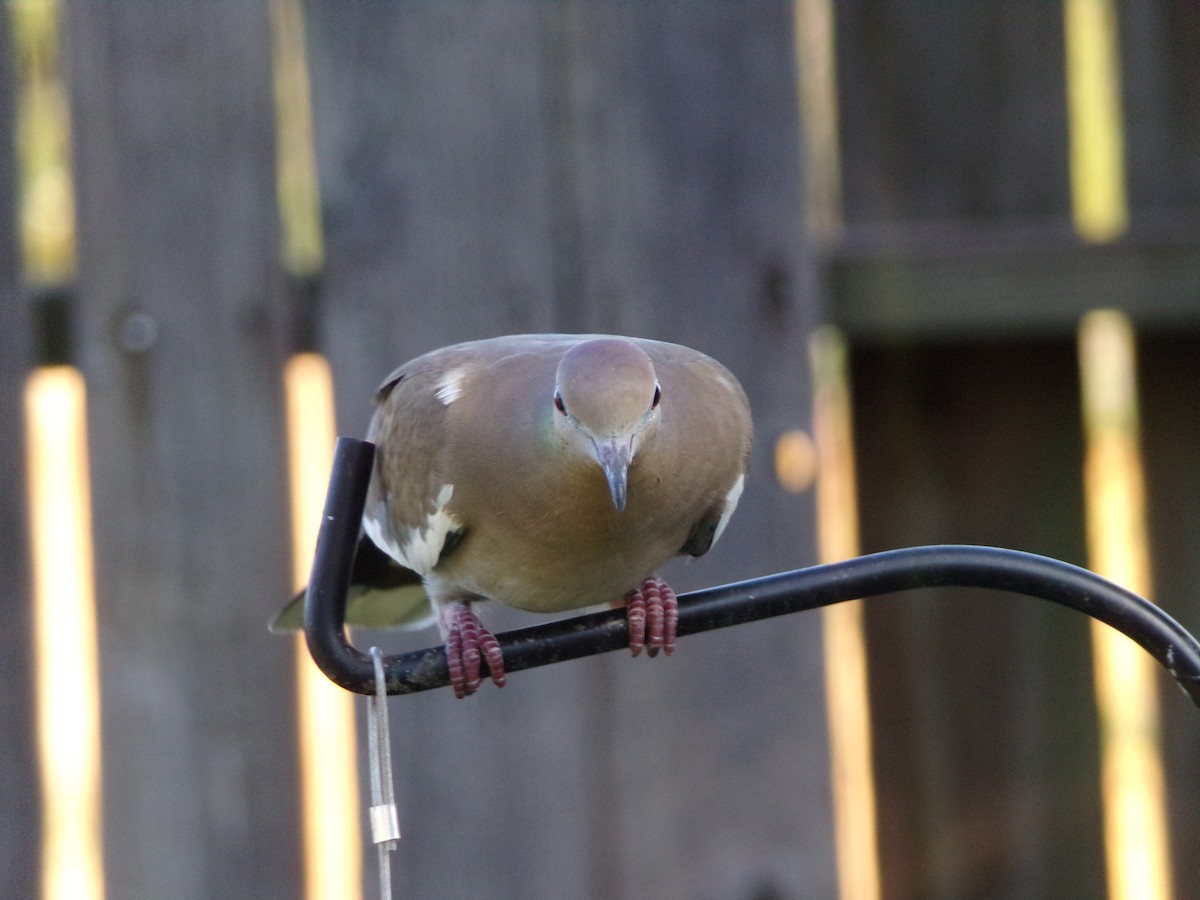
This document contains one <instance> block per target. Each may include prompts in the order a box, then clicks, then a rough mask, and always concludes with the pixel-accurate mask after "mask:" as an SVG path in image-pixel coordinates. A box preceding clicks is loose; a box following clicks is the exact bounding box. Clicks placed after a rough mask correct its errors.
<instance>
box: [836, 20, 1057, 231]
mask: <svg viewBox="0 0 1200 900" xmlns="http://www.w3.org/2000/svg"><path fill="white" fill-rule="evenodd" d="M836 16H837V22H836V30H837V59H838V63H837V65H838V74H837V77H838V86H839V102H838V117H839V119H840V122H841V136H842V137H841V150H842V161H841V165H842V172H843V175H844V179H843V191H842V196H843V201H844V205H845V217H846V221H847V224H848V225H851V226H858V225H863V224H875V223H901V224H904V225H906V226H910V225H912V224H913V223H914V222H921V221H926V222H928V221H939V220H940V221H947V220H950V221H954V222H958V223H962V222H964V221H966V222H972V221H975V222H977V221H979V220H987V219H992V218H995V217H997V216H1006V217H1023V216H1028V217H1043V216H1050V217H1056V216H1058V215H1060V214H1061V213H1062V211H1063V210H1066V209H1069V207H1070V185H1069V182H1068V175H1067V126H1066V116H1065V102H1066V101H1065V93H1064V92H1065V88H1064V63H1063V18H1062V7H1061V5H1060V4H1057V3H956V4H953V5H952V6H950V7H947V6H945V5H944V4H941V3H937V2H930V0H921V2H913V0H898V2H883V3H878V2H877V3H868V2H864V0H851V2H839V3H838V4H836Z"/></svg>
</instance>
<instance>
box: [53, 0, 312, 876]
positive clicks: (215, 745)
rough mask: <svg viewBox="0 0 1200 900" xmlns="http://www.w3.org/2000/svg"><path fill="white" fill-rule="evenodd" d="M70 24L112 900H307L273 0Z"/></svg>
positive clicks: (130, 10) (99, 12) (127, 6)
mask: <svg viewBox="0 0 1200 900" xmlns="http://www.w3.org/2000/svg"><path fill="white" fill-rule="evenodd" d="M66 13H67V41H68V58H69V60H70V88H71V96H72V117H73V123H74V127H73V132H74V142H75V161H76V178H77V195H78V212H79V222H78V242H79V260H80V304H81V309H80V324H81V328H80V354H81V362H82V364H83V368H84V371H85V374H86V376H87V379H88V387H89V392H90V393H89V398H90V404H89V429H90V441H91V454H92V484H93V491H94V498H93V519H94V525H95V542H96V563H97V565H96V574H97V602H98V620H99V628H100V652H101V680H102V702H103V738H104V754H105V758H104V791H105V793H104V804H105V810H104V820H105V839H106V846H105V850H106V864H107V880H108V893H109V894H110V895H111V896H119V897H172V898H200V897H213V896H221V897H281V898H283V897H288V898H291V897H296V896H298V895H299V892H300V885H299V876H300V871H301V865H300V860H299V858H298V849H297V848H298V842H299V829H298V825H297V812H298V811H297V799H296V798H297V793H298V788H297V781H296V775H295V769H294V763H293V761H292V754H291V748H292V747H293V745H294V740H293V730H292V714H293V713H292V709H293V694H292V688H291V675H292V663H291V649H292V647H291V644H290V643H289V642H286V641H279V640H278V639H277V638H274V637H272V636H271V635H270V634H268V632H267V630H266V627H265V624H266V621H267V618H268V616H269V614H270V612H271V611H272V609H273V608H274V606H275V604H276V602H277V601H278V598H280V597H281V596H284V595H286V593H287V591H288V582H289V578H288V567H287V545H286V534H287V528H286V518H285V517H286V510H287V496H286V491H285V472H286V451H285V447H284V445H283V438H282V397H281V386H280V385H281V375H280V371H281V365H282V350H283V336H284V335H285V334H286V333H287V330H288V329H287V322H286V320H285V317H284V315H283V310H282V309H281V296H282V295H281V275H280V272H279V264H278V257H279V248H278V237H277V224H276V218H277V214H276V206H275V198H274V184H275V181H274V143H273V133H274V124H273V123H274V119H273V108H272V92H271V78H270V54H269V47H270V37H269V31H268V24H267V10H266V4H265V3H233V4H228V3H220V4H213V3H208V2H204V0H197V2H177V3H172V4H170V5H169V6H161V5H159V4H156V3H152V2H140V0H130V2H125V3H106V2H85V0H81V2H77V3H72V4H69V5H68V7H67V9H66Z"/></svg>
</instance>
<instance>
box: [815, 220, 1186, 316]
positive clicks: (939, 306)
mask: <svg viewBox="0 0 1200 900" xmlns="http://www.w3.org/2000/svg"><path fill="white" fill-rule="evenodd" d="M1198 235H1200V228H1198V227H1196V224H1195V223H1187V224H1186V225H1185V224H1184V223H1177V222H1172V223H1165V224H1162V225H1158V226H1153V227H1145V228H1142V229H1140V230H1137V231H1134V232H1131V233H1130V234H1128V235H1127V236H1125V237H1124V238H1122V239H1121V240H1119V241H1115V242H1113V243H1109V244H1085V243H1083V242H1081V241H1079V240H1078V239H1077V238H1076V237H1075V236H1074V235H1073V234H1072V233H1071V232H1070V230H1069V229H1067V228H1065V227H1063V226H1061V225H1056V224H1050V225H1040V224H1034V225H1026V226H1022V227H1019V228H1004V229H992V228H970V227H967V228H963V227H955V226H947V225H942V226H925V227H916V228H913V229H907V230H905V231H903V232H901V231H899V230H896V229H891V228H889V229H879V230H876V229H860V230H856V231H854V232H849V233H847V234H846V235H844V236H843V238H842V239H841V240H840V241H839V243H838V244H837V245H836V246H835V247H834V248H832V250H831V252H830V254H829V256H828V257H827V260H826V264H827V270H826V276H827V279H828V282H827V283H828V284H829V287H830V306H831V309H830V318H831V320H832V321H833V322H834V323H835V324H837V325H839V326H841V327H842V328H843V329H845V331H846V332H847V334H849V335H850V336H851V337H853V338H858V339H860V340H862V339H868V340H889V339H897V338H899V339H913V338H923V339H929V338H933V339H941V338H955V339H959V338H963V337H972V336H977V337H986V336H994V335H999V334H1003V335H1009V336H1011V335H1054V334H1065V333H1070V332H1073V330H1074V328H1075V326H1076V323H1077V322H1078V320H1079V317H1080V316H1081V315H1082V314H1083V313H1084V312H1086V311H1088V310H1090V309H1096V308H1099V307H1109V308H1116V309H1121V310H1124V311H1126V312H1128V313H1129V314H1130V315H1131V316H1132V317H1133V318H1134V320H1135V321H1136V322H1137V323H1138V324H1139V325H1141V326H1144V327H1149V328H1162V327H1179V326H1194V325H1200V237H1198Z"/></svg>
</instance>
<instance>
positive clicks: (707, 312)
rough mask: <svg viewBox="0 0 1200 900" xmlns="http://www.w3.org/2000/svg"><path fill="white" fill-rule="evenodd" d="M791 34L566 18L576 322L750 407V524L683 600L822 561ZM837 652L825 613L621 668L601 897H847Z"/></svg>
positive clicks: (609, 760) (749, 26)
mask: <svg viewBox="0 0 1200 900" xmlns="http://www.w3.org/2000/svg"><path fill="white" fill-rule="evenodd" d="M791 16H792V9H791V6H790V4H787V3H758V4H755V5H754V6H753V7H752V8H747V7H745V6H729V5H726V4H691V5H687V6H679V5H672V4H621V3H614V4H600V5H597V4H577V5H574V6H567V7H565V8H563V9H562V17H561V20H560V22H559V23H558V24H559V27H560V28H561V29H562V31H561V35H560V38H559V39H560V40H561V41H562V42H563V53H562V56H563V58H564V59H565V67H566V70H567V73H568V74H567V76H566V77H560V78H558V79H556V80H555V84H556V85H557V86H558V87H559V89H560V90H565V91H568V94H567V96H566V98H565V100H564V102H563V103H562V104H561V105H562V107H563V108H564V109H565V110H566V112H567V115H566V117H565V120H564V121H560V122H558V123H556V124H557V132H556V134H555V139H556V141H558V142H560V143H561V144H563V147H562V148H560V152H569V153H570V154H571V160H572V162H573V168H574V172H575V176H574V179H573V180H572V182H570V183H569V185H568V186H567V187H568V188H569V190H570V191H571V193H567V194H565V196H564V202H566V203H568V204H569V205H570V207H572V208H573V210H574V214H575V216H576V217H577V218H576V221H577V224H576V226H575V246H576V247H577V248H578V252H579V259H578V262H577V264H576V266H575V267H574V268H573V269H569V270H568V271H569V272H572V273H573V274H574V278H573V279H571V280H569V281H567V282H566V283H565V284H564V285H563V288H564V289H565V290H567V291H570V293H569V294H567V295H566V296H564V297H563V302H564V303H565V304H568V305H567V307H566V309H565V314H564V315H565V318H566V319H567V321H568V322H569V323H570V327H571V328H572V329H579V330H584V331H590V330H599V331H608V330H614V331H618V332H630V333H635V334H644V335H647V336H650V337H657V338H663V339H666V340H673V341H679V342H682V343H686V344H690V345H693V346H696V347H698V348H700V349H702V350H705V351H707V352H710V353H712V354H713V355H714V356H717V357H718V358H720V359H722V360H723V361H724V362H726V363H727V364H728V365H729V366H730V367H731V368H732V369H733V370H734V371H735V373H737V374H738V376H739V377H740V378H741V379H742V381H743V383H744V384H745V386H746V388H747V391H748V393H749V395H750V398H751V402H752V404H753V406H754V412H755V422H756V430H757V435H758V437H757V443H756V450H755V455H754V460H753V464H752V468H751V472H750V476H749V479H748V484H747V489H746V493H745V495H744V496H743V498H742V503H741V506H740V508H739V512H738V515H737V517H736V518H735V519H734V521H733V524H732V525H731V526H730V528H729V531H728V533H727V534H726V535H725V537H723V538H722V542H721V543H720V544H719V545H718V546H717V548H716V549H715V550H714V551H713V553H712V554H711V555H710V557H706V558H705V559H703V560H700V561H696V562H694V563H687V564H684V565H676V566H674V567H672V569H671V570H670V571H669V574H670V578H671V580H672V583H673V584H674V585H675V586H676V587H677V588H678V589H689V588H694V587H700V586H702V585H706V584H714V583H720V582H726V581H732V580H736V579H739V578H745V577H751V576H754V575H761V574H766V573H769V572H776V571H781V570H784V569H789V568H795V567H798V566H800V565H804V564H806V563H809V562H811V561H812V558H813V543H812V533H811V523H812V509H811V506H810V502H809V500H810V498H808V497H806V496H789V495H785V494H783V492H782V491H780V489H779V488H778V486H777V485H776V484H775V480H774V477H773V445H774V441H775V439H776V438H777V437H778V436H779V434H780V433H781V432H782V431H784V430H786V429H792V428H802V427H807V423H808V420H809V409H808V400H809V396H810V393H811V388H810V384H809V380H808V368H807V353H806V346H805V344H806V339H807V333H808V328H809V326H810V324H811V322H812V318H813V316H814V315H815V314H816V306H817V304H818V303H819V297H818V295H817V293H816V290H815V285H814V279H813V271H812V262H811V255H810V252H811V251H810V248H809V247H807V246H806V244H805V235H804V234H803V232H802V226H801V214H802V209H803V206H802V203H803V191H802V187H801V184H800V170H801V169H800V167H801V163H802V157H801V150H800V136H801V131H800V124H799V122H798V121H797V112H796V111H797V109H798V100H797V88H796V82H795V74H794V73H795V66H796V59H795V49H794V45H793V42H792V34H793V29H792V19H791ZM820 634H821V632H820V620H819V618H818V617H816V616H806V617H794V618H791V619H788V620H783V621H777V622H772V623H769V624H763V625H760V626H754V627H748V628H739V629H733V630H731V631H729V632H723V633H719V634H712V635H705V636H702V637H698V638H695V639H692V640H689V641H686V642H684V643H683V645H682V646H681V648H680V651H679V653H678V654H676V656H675V657H673V658H672V659H671V660H670V662H669V665H661V666H660V665H650V664H646V663H643V662H641V661H640V660H639V661H638V663H637V664H631V662H630V661H629V660H627V659H623V658H621V657H620V656H614V657H613V658H611V659H606V660H603V661H602V665H604V667H605V671H604V673H603V676H602V680H601V681H600V682H599V683H598V684H597V686H596V692H597V694H600V695H601V696H603V697H605V705H606V706H607V710H605V711H604V715H605V722H604V724H603V726H602V727H603V729H604V734H605V740H604V743H603V745H602V746H603V748H604V751H605V752H603V753H597V755H596V762H597V766H598V767H599V768H598V769H597V773H598V776H599V777H601V778H603V777H607V778H608V779H609V782H610V784H611V787H610V788H609V790H610V792H611V795H612V796H613V797H614V798H615V803H614V805H613V808H612V811H611V812H610V815H611V817H612V822H613V827H612V829H611V836H610V838H609V840H608V842H607V844H606V845H601V846H599V847H598V848H597V850H598V851H599V852H602V853H604V854H606V859H605V860H603V861H602V863H601V865H602V866H603V868H604V869H605V870H606V871H609V872H610V873H611V876H610V877H611V880H610V882H608V883H606V884H605V885H604V887H605V893H604V895H605V896H622V897H637V896H685V897H705V896H711V897H720V896H758V895H765V896H832V895H833V893H834V892H835V890H836V888H835V883H834V876H833V870H832V865H831V860H832V841H831V835H830V826H829V816H830V799H829V787H828V785H829V782H828V776H829V772H828V763H827V758H826V757H827V743H826V734H825V719H824V697H823V686H822V670H821V664H822V663H821V648H820ZM782 672H787V673H788V675H789V677H786V678H781V677H779V676H780V673H782ZM597 749H598V750H599V749H600V748H599V747H598V748H597ZM649 760H670V761H671V762H670V764H669V765H663V766H661V767H652V766H651V765H650V764H649V762H648V761H649Z"/></svg>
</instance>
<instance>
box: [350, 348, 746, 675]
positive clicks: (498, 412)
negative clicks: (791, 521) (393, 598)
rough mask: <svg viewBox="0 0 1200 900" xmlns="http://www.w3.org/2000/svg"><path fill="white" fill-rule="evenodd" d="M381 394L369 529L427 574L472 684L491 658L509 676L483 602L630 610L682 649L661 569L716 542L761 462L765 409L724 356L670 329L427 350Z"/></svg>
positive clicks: (653, 645)
mask: <svg viewBox="0 0 1200 900" xmlns="http://www.w3.org/2000/svg"><path fill="white" fill-rule="evenodd" d="M376 403H377V406H376V410H375V415H374V417H373V419H372V421H371V426H370V429H369V431H368V434H367V439H368V440H370V441H372V442H374V443H375V444H376V445H377V448H378V449H377V452H376V460H375V472H374V477H373V478H372V481H371V485H370V488H369V491H368V496H367V505H366V510H365V512H364V514H363V527H364V530H365V532H366V534H367V535H369V536H370V538H371V540H372V541H373V542H374V543H375V544H376V545H378V547H380V548H381V549H382V550H383V551H384V552H385V553H386V554H387V555H388V556H390V557H391V558H392V559H393V560H395V562H396V563H398V564H399V565H401V566H404V567H406V568H409V569H412V570H413V571H415V572H417V573H418V574H419V575H420V576H421V577H422V579H423V581H424V587H425V590H426V592H427V594H428V597H429V600H430V601H431V602H432V606H433V610H434V611H435V612H436V613H437V616H438V620H439V622H440V623H441V625H442V630H443V634H444V635H445V636H446V638H447V647H448V652H449V656H450V664H451V676H452V680H453V681H454V683H455V688H456V692H457V693H458V695H459V696H465V695H467V694H470V693H473V692H474V690H475V689H476V688H477V687H478V685H479V682H480V680H481V679H480V664H479V659H480V655H481V654H482V655H483V656H484V657H485V658H486V659H487V660H488V667H489V669H490V670H491V674H492V678H493V680H494V681H496V683H498V684H502V683H503V680H504V676H503V660H502V658H501V655H500V652H499V647H498V645H497V644H496V643H495V639H494V638H493V637H492V636H491V635H490V633H488V632H487V630H486V629H485V628H484V627H483V626H482V624H481V623H480V622H479V621H478V619H477V618H476V617H475V614H474V612H473V611H472V606H471V605H472V604H473V603H475V602H476V601H479V600H483V599H491V600H497V601H499V602H501V603H505V604H507V605H509V606H513V607H517V608H519V609H525V610H531V611H534V612H554V611H561V610H568V609H575V608H579V607H584V606H592V605H595V604H601V603H612V604H614V605H618V604H624V605H628V606H629V608H630V615H629V617H630V631H631V647H632V648H633V650H634V652H635V653H636V652H638V651H639V650H640V649H641V644H642V643H643V641H644V642H645V644H646V646H647V647H648V649H649V651H650V653H651V654H655V653H657V652H658V650H659V649H660V648H661V649H663V650H664V651H665V652H668V653H669V652H671V650H672V649H673V647H674V618H673V616H674V609H675V599H674V594H673V593H672V592H671V591H670V588H668V587H667V586H666V585H665V584H664V583H663V582H661V581H660V580H658V579H654V578H651V576H652V573H653V572H654V570H655V569H657V568H658V567H659V566H661V565H662V564H664V563H665V562H667V561H668V560H669V559H671V558H672V557H674V556H676V555H678V554H680V553H687V554H691V555H694V556H699V555H701V554H703V553H705V552H706V551H707V550H708V549H709V547H710V546H711V545H712V543H713V542H714V540H715V539H716V538H717V537H718V536H719V534H720V531H721V529H722V528H723V527H724V525H725V523H726V522H727V521H728V518H729V515H730V514H731V513H732V512H733V508H734V506H735V505H736V503H737V499H738V495H739V494H740V493H741V486H742V482H743V479H744V475H745V471H746V466H747V463H748V459H749V453H750V439H751V425H750V410H749V405H748V403H747V401H746V397H745V394H744V392H743V391H742V389H741V387H740V385H739V384H738V383H737V380H736V379H735V378H734V377H733V375H732V374H730V372H729V371H728V370H727V369H725V367H723V366H722V365H720V363H717V362H716V361H715V360H712V359H710V358H709V357H707V356H705V355H703V354H701V353H699V352H697V351H695V350H691V349H689V348H686V347H682V346H679V345H676V344H668V343H662V342H657V341H648V340H640V339H634V338H616V337H608V336H595V335H513V336H508V337H501V338H495V339H491V340H484V341H473V342H470V343H465V344H457V345H455V346H452V347H446V348H444V349H441V350H435V351H433V352H432V353H428V354H426V355H424V356H421V357H419V358H417V359H415V360H413V361H412V362H409V363H407V364H406V365H404V366H401V367H400V368H399V369H397V370H396V371H395V372H393V373H392V374H391V375H390V376H388V378H387V379H386V380H385V381H384V383H383V386H382V387H381V388H380V390H379V392H378V394H377V397H376ZM410 607H411V604H410ZM643 616H644V619H643ZM406 617H407V618H408V619H412V618H414V617H415V615H414V611H413V610H412V609H411V608H410V609H408V610H407V612H406V613H405V614H404V615H400V616H397V619H398V620H399V621H396V622H395V624H404V621H403V619H404V618H406ZM373 619H374V621H375V622H378V621H379V620H380V617H379V616H378V615H376V616H374V617H373Z"/></svg>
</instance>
